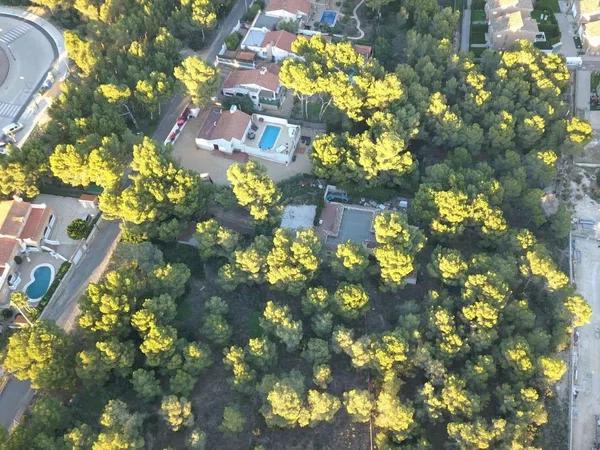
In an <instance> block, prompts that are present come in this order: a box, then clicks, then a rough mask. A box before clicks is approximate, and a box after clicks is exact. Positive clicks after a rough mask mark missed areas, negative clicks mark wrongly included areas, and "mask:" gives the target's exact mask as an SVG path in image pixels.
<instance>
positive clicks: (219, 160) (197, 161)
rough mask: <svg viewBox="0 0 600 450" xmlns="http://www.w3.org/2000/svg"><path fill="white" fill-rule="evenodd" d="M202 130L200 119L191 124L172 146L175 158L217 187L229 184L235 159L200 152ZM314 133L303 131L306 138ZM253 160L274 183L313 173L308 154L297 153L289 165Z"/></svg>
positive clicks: (191, 121)
mask: <svg viewBox="0 0 600 450" xmlns="http://www.w3.org/2000/svg"><path fill="white" fill-rule="evenodd" d="M199 128H200V122H199V119H192V120H190V121H189V122H188V124H187V125H186V127H185V128H184V129H183V132H182V133H181V135H180V136H179V139H177V142H176V143H175V145H174V147H173V157H174V158H175V160H176V161H177V162H178V163H179V164H180V165H181V166H182V167H185V168H186V169H190V170H193V171H195V172H198V173H208V174H209V175H210V177H211V179H212V180H213V182H214V183H216V184H229V182H228V181H227V176H226V173H227V168H228V167H229V166H230V165H231V164H233V163H234V162H235V160H232V159H228V158H225V157H223V156H218V154H217V152H210V151H207V150H199V149H198V148H197V147H196V143H195V139H196V135H197V134H198V130H199ZM315 133H316V132H315V131H313V130H312V129H308V128H304V127H303V128H302V135H303V136H308V135H310V136H311V137H312V136H314V135H315ZM250 159H252V160H254V161H256V162H259V163H260V164H262V165H263V166H265V167H266V169H267V173H268V174H269V176H270V177H271V178H272V179H273V180H274V181H281V180H285V179H287V178H290V177H292V176H294V175H297V174H299V173H310V172H311V170H312V168H311V162H310V159H309V157H308V153H306V151H305V152H304V153H298V152H296V161H294V162H292V163H290V164H289V165H288V166H286V165H284V164H278V163H274V162H270V161H265V160H264V159H260V158H250Z"/></svg>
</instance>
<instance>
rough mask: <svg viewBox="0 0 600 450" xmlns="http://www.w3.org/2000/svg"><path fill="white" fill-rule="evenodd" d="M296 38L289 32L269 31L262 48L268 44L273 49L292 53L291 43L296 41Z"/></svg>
mask: <svg viewBox="0 0 600 450" xmlns="http://www.w3.org/2000/svg"><path fill="white" fill-rule="evenodd" d="M296 38H297V36H296V35H295V34H294V33H290V32H289V31H284V30H279V31H269V32H268V33H266V34H265V38H264V39H263V42H262V46H263V47H266V46H267V45H269V44H273V46H274V47H277V48H280V49H281V50H285V51H286V52H290V53H291V51H292V42H294V41H295V40H296Z"/></svg>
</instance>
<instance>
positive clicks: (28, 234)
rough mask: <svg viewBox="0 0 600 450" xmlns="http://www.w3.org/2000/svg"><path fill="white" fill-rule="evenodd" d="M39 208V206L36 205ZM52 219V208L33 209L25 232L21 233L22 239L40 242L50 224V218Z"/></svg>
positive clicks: (24, 229)
mask: <svg viewBox="0 0 600 450" xmlns="http://www.w3.org/2000/svg"><path fill="white" fill-rule="evenodd" d="M36 206H38V205H36ZM49 217H50V208H46V207H43V208H40V207H34V208H31V212H30V213H29V217H28V218H27V222H26V223H25V227H24V228H23V231H21V236H20V238H21V239H32V240H34V241H37V240H39V239H40V238H41V237H42V233H43V232H44V228H45V227H46V225H47V224H48V218H49Z"/></svg>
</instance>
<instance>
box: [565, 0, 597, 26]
mask: <svg viewBox="0 0 600 450" xmlns="http://www.w3.org/2000/svg"><path fill="white" fill-rule="evenodd" d="M571 13H572V14H573V17H574V18H575V21H576V22H577V24H578V25H579V26H581V25H583V24H585V23H588V22H592V21H595V20H598V19H600V0H575V1H574V2H573V5H572V6H571ZM579 31H580V34H581V31H582V30H581V29H580V30H579Z"/></svg>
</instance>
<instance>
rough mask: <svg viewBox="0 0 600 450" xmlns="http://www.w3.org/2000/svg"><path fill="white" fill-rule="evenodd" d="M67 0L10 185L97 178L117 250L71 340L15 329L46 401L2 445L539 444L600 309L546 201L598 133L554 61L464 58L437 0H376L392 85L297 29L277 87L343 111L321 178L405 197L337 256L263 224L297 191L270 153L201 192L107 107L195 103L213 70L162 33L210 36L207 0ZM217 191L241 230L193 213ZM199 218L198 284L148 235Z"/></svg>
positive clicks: (6, 178)
mask: <svg viewBox="0 0 600 450" xmlns="http://www.w3.org/2000/svg"><path fill="white" fill-rule="evenodd" d="M82 3H84V2H80V1H78V0H76V1H75V2H74V6H73V7H74V8H75V9H76V10H77V11H78V12H79V14H81V16H82V24H81V25H80V26H79V27H78V29H77V30H73V31H70V32H68V33H67V34H66V37H67V44H68V48H69V52H70V56H71V58H72V60H73V61H74V63H75V65H76V67H77V70H76V73H75V74H73V79H72V80H70V81H68V82H67V87H66V89H65V92H64V93H63V94H62V96H61V98H60V100H59V102H58V103H57V105H56V106H54V107H53V110H52V119H53V120H52V121H51V123H50V125H49V127H48V129H47V130H46V132H45V134H44V135H43V136H41V137H40V138H39V139H35V140H33V141H32V143H31V144H28V146H29V147H28V148H26V149H23V152H21V153H14V154H13V155H11V156H10V157H9V158H8V159H7V160H6V161H5V162H2V164H3V171H2V172H1V173H2V174H3V175H0V189H1V190H2V192H3V193H4V194H10V193H13V192H15V191H17V192H22V193H25V194H27V195H34V194H35V192H36V191H35V186H38V185H39V183H40V182H41V181H42V180H43V179H44V178H45V177H47V176H50V174H52V176H54V177H57V178H59V179H61V180H62V181H63V182H65V183H67V184H71V185H74V186H85V185H87V184H89V183H91V182H93V183H96V184H98V185H100V186H102V187H103V188H104V192H103V194H102V196H101V199H100V207H101V209H102V210H103V211H104V213H105V215H106V217H108V218H114V219H119V220H121V221H122V223H123V228H124V233H123V241H125V242H122V243H121V244H120V245H119V248H118V249H117V251H116V253H115V255H114V256H113V260H112V262H111V267H110V268H109V270H108V271H107V273H106V274H105V275H104V277H103V279H102V280H101V281H100V282H99V283H97V284H92V285H90V286H89V288H88V289H87V293H86V294H85V295H84V296H83V297H82V299H81V300H80V303H79V305H80V311H81V314H80V317H79V323H78V327H77V329H76V330H75V331H74V332H73V333H71V334H65V333H64V332H62V331H61V330H60V329H58V328H57V327H56V326H54V325H52V324H49V323H46V322H37V323H36V324H35V325H34V326H33V327H30V328H26V329H23V330H21V331H19V332H18V333H15V334H14V335H13V336H12V337H11V338H10V340H9V343H8V346H7V350H6V355H5V358H4V362H3V365H4V367H5V368H6V369H7V370H8V371H10V372H11V373H13V374H15V376H17V377H18V378H20V379H28V380H31V382H32V385H33V386H34V387H35V388H36V389H39V390H40V391H41V392H42V393H43V395H40V396H39V397H38V399H37V401H36V402H35V404H34V406H33V407H32V409H31V411H30V413H29V415H28V416H27V418H26V419H25V420H24V422H23V423H22V424H21V425H19V426H18V427H17V428H16V429H15V431H14V432H13V433H12V435H11V437H10V439H7V440H6V444H5V446H6V447H7V448H8V449H25V448H27V449H49V448H56V449H63V448H68V449H86V448H92V449H94V450H104V449H106V450H108V449H116V448H123V449H137V448H144V447H150V448H190V449H203V448H205V447H206V448H253V449H271V448H272V449H279V448H291V447H293V445H301V446H304V447H305V448H308V446H309V445H314V446H318V445H321V446H322V447H328V448H357V449H359V448H361V449H362V448H367V447H368V445H370V444H373V445H375V446H376V447H377V448H380V449H393V448H402V449H413V448H414V449H428V448H431V449H438V448H446V447H453V446H456V447H458V448H461V449H488V448H490V449H491V448H494V449H512V450H518V449H523V450H525V449H534V448H540V447H541V446H542V445H543V443H542V440H541V439H542V433H541V431H540V430H542V429H543V427H544V426H545V425H546V424H547V423H548V421H549V414H548V409H549V405H551V404H554V403H555V402H556V398H555V396H556V390H555V384H556V383H557V382H558V381H559V380H560V379H561V378H562V377H563V376H564V375H565V372H566V370H567V365H566V363H565V361H564V360H563V359H561V358H560V357H559V353H560V352H561V351H563V350H565V349H566V348H567V346H568V345H569V340H570V335H571V333H572V332H573V330H574V328H575V327H578V326H581V325H583V324H585V323H586V322H587V320H589V317H590V315H591V309H590V307H589V305H588V304H587V303H586V301H585V300H584V299H583V298H582V297H580V296H579V295H577V294H576V293H575V292H574V289H573V287H572V286H570V284H569V279H568V277H567V276H566V275H565V273H564V271H563V269H564V266H565V263H564V259H560V258H559V256H560V249H561V248H564V247H565V246H566V238H567V236H568V233H569V227H570V211H569V208H568V205H567V204H564V203H561V204H559V206H558V207H556V208H544V207H543V206H544V198H545V195H546V191H545V189H546V188H548V186H550V185H551V184H552V182H553V181H554V180H555V179H556V177H557V163H558V162H559V161H560V160H567V159H569V158H571V157H572V156H573V155H575V154H577V152H580V151H581V150H582V148H583V145H584V144H585V143H586V142H587V141H588V140H589V139H590V137H591V131H592V130H591V127H590V125H589V124H588V123H587V122H585V121H582V120H580V119H578V118H574V117H570V116H569V107H568V103H567V101H566V97H565V96H566V91H567V88H568V85H569V82H570V80H569V72H568V71H567V68H566V66H565V63H564V60H563V59H562V57H561V56H559V55H556V54H544V53H542V52H540V51H539V50H537V49H536V48H535V47H534V46H533V45H531V44H529V43H526V42H519V43H517V44H516V45H515V46H514V47H513V48H512V49H510V50H508V51H505V52H503V53H494V52H491V51H486V52H484V53H483V55H482V56H481V58H480V59H479V60H475V59H474V57H473V55H471V54H456V53H455V51H454V47H453V42H452V40H453V35H454V30H455V29H456V27H457V25H458V15H457V13H455V12H452V10H451V9H448V8H445V9H441V8H440V7H439V5H438V2H437V1H435V0H401V1H392V2H369V5H370V6H371V7H372V8H373V9H374V10H376V11H379V10H381V8H383V11H388V12H394V14H397V15H398V17H402V18H403V20H404V21H405V22H406V24H407V25H406V26H407V27H409V31H408V32H407V34H406V45H405V48H404V53H403V58H402V60H401V61H400V62H399V64H398V65H397V67H396V68H395V70H393V71H391V70H389V69H386V67H388V66H389V64H388V63H386V64H382V62H380V61H378V60H377V59H376V58H375V59H371V60H368V61H367V60H365V59H364V58H363V57H362V56H360V55H358V54H357V53H356V52H355V50H354V49H353V47H352V46H351V45H350V44H349V43H346V42H327V41H325V40H323V39H321V38H319V37H314V38H312V39H305V38H299V39H298V40H297V41H296V42H295V43H294V44H293V48H294V51H295V52H297V53H298V54H299V55H300V56H302V59H289V60H285V61H284V62H283V65H282V69H281V74H280V77H281V82H282V83H283V84H284V85H285V86H286V87H288V88H289V89H290V90H291V91H292V92H293V93H294V94H295V95H296V96H297V98H298V100H297V101H298V103H299V104H300V105H301V107H302V110H303V111H305V110H306V108H307V105H308V103H309V102H312V103H314V102H316V103H317V105H318V106H319V114H320V116H321V117H323V115H325V114H326V113H327V112H328V111H329V110H334V111H335V112H336V114H341V115H343V117H344V120H343V123H344V129H343V130H330V132H328V133H325V134H323V135H321V136H319V137H317V138H316V139H315V141H314V144H313V149H312V152H311V160H312V163H313V171H314V175H315V176H317V177H319V178H322V179H326V180H327V181H330V182H332V183H335V184H336V185H339V186H348V187H352V186H356V185H358V186H362V187H364V188H366V189H369V190H370V191H371V192H372V191H373V190H376V189H385V190H386V192H393V193H395V194H397V195H402V196H406V197H409V198H410V199H411V200H410V205H409V208H408V210H407V211H386V212H382V213H380V214H378V215H376V216H375V218H374V221H373V231H374V241H375V244H374V246H373V248H370V249H366V248H365V247H363V246H362V245H359V244H357V243H353V242H350V241H348V242H342V243H340V244H339V245H337V247H335V248H329V247H327V246H326V245H324V243H323V241H322V239H321V238H320V237H319V235H318V234H317V233H316V232H315V231H314V230H313V229H307V230H301V231H290V230H286V229H282V228H279V227H278V225H279V221H280V216H281V212H282V206H283V205H284V203H285V202H286V201H287V199H286V198H285V195H284V194H283V192H282V190H281V188H280V186H278V185H277V184H275V183H274V182H273V181H272V180H271V179H270V178H269V177H268V175H267V173H266V170H265V169H264V168H263V167H261V166H260V164H256V163H254V162H249V163H247V164H233V165H231V166H230V168H229V170H228V172H227V177H228V180H229V182H230V186H229V187H227V188H224V189H216V188H213V187H208V186H206V185H204V184H202V183H201V182H200V181H199V178H198V177H197V175H195V174H193V173H191V172H189V171H186V170H183V169H181V168H179V167H178V166H177V165H176V163H175V162H174V161H173V160H172V159H171V158H170V156H169V153H168V150H164V149H163V148H162V147H161V146H160V145H158V144H157V143H155V142H153V141H152V140H151V139H149V138H139V137H136V136H135V135H133V133H131V132H129V131H128V129H127V124H126V122H125V121H124V120H123V118H122V117H121V108H122V107H123V104H126V105H129V107H130V108H131V109H133V110H135V111H136V112H139V113H142V111H143V114H146V115H148V116H151V115H152V114H156V113H157V108H158V104H159V102H160V100H161V99H162V98H164V97H165V96H167V95H169V93H170V92H171V87H172V86H173V84H174V78H173V77H176V78H177V79H178V80H179V81H180V82H181V83H182V85H183V86H185V89H186V90H187V91H188V92H189V93H190V95H192V97H193V98H195V101H196V102H197V103H200V104H202V102H203V101H206V99H207V98H208V97H209V96H210V92H211V90H212V89H213V88H214V86H213V85H214V83H216V81H215V79H216V74H215V73H214V72H213V69H212V68H211V67H209V66H206V65H205V64H203V63H202V62H201V61H199V60H198V59H193V58H192V59H186V60H184V61H183V62H181V64H180V65H178V66H177V64H179V63H180V61H179V57H178V49H179V44H178V43H177V41H176V39H175V38H174V37H173V36H172V35H171V34H170V33H169V31H168V30H169V29H172V28H173V26H174V24H178V23H180V21H185V20H190V19H189V18H190V17H192V18H193V19H191V20H192V21H196V23H195V24H194V25H193V26H195V27H203V26H207V25H206V23H204V22H202V20H200V19H199V17H206V14H207V13H206V12H205V11H204V10H200V9H198V10H196V9H194V8H200V6H199V5H204V4H205V3H206V4H210V2H208V3H207V2H202V1H196V2H195V1H189V0H181V2H168V1H141V0H138V1H134V0H129V1H122V2H104V3H103V6H100V7H97V6H93V7H92V6H89V5H88V7H87V8H84V7H83V6H82ZM173 3H177V4H176V5H175V6H173V5H172V4H173ZM134 6H135V7H134ZM186 8H188V9H189V8H191V10H189V11H188V9H186ZM190 11H192V12H194V11H195V14H192V12H190ZM206 20H208V19H206ZM213 20H214V19H213ZM186 23H187V22H186ZM190 26H191V25H190ZM149 67H151V68H152V71H151V72H149V71H148V68H149ZM174 67H177V68H175V69H174ZM173 74H174V75H173ZM194 96H196V97H194ZM91 98H93V99H94V101H93V102H91V101H90V99H91ZM47 149H50V150H51V151H50V153H46V151H47ZM128 165H130V166H131V170H132V172H131V174H130V175H129V178H130V180H131V182H130V183H129V184H127V185H124V184H123V183H122V182H123V172H124V171H125V167H127V166H128ZM30 169H35V170H30ZM19 183H22V184H19ZM26 186H28V188H27V189H29V190H28V191H24V189H25V187H26ZM225 197H229V198H234V199H235V201H236V202H237V208H239V209H242V210H244V211H246V212H247V214H248V216H249V217H250V218H251V221H252V223H253V224H254V225H255V227H254V230H255V232H254V233H252V234H251V235H248V234H245V235H242V234H238V233H237V232H235V231H233V230H231V229H229V228H228V227H226V226H224V225H223V224H222V223H220V222H219V221H218V220H217V219H215V218H212V217H210V216H209V215H208V214H207V210H208V209H209V207H210V206H214V205H215V204H218V206H219V208H224V207H226V206H225V205H226V204H227V202H225V201H224V200H223V198H225ZM192 222H193V223H196V234H195V239H196V242H197V247H198V248H197V249H194V250H193V253H194V254H193V257H192V260H193V261H195V262H196V263H197V264H195V265H199V266H200V267H201V268H202V269H201V270H197V271H196V270H194V271H191V270H190V269H191V267H187V266H186V265H185V264H183V263H181V262H178V261H180V259H179V260H178V259H177V258H176V257H173V255H172V254H170V256H169V257H167V253H165V254H163V252H161V251H160V250H159V249H158V248H157V247H156V246H155V245H154V244H153V243H150V242H147V241H148V240H153V242H154V243H156V242H159V241H162V242H169V244H168V246H174V245H176V244H175V243H173V242H172V241H173V240H174V238H175V237H176V236H177V235H178V234H179V233H180V232H181V230H182V229H183V228H184V227H185V226H186V225H187V224H189V223H192ZM163 248H164V247H163ZM415 276H416V279H417V283H416V285H408V284H407V281H408V279H409V278H411V277H415ZM289 429H298V430H302V432H301V433H298V434H295V433H293V432H292V431H290V432H289V433H288V432H286V430H289ZM553 445H557V448H558V446H559V444H557V443H554V444H553Z"/></svg>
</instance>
